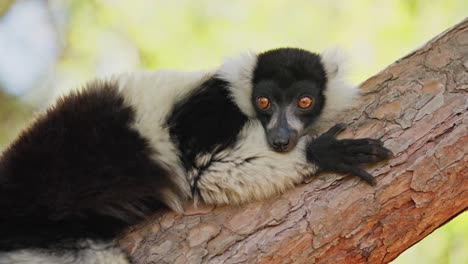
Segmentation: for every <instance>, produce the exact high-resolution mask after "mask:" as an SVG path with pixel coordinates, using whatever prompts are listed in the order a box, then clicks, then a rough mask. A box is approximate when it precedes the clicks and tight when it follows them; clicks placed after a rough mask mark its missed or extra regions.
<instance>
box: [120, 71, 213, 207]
mask: <svg viewBox="0 0 468 264" xmlns="http://www.w3.org/2000/svg"><path fill="white" fill-rule="evenodd" d="M210 77H212V73H209V72H183V71H171V70H159V71H154V72H149V71H142V72H136V73H131V74H122V75H119V76H117V77H116V80H117V82H118V84H119V90H120V91H121V93H122V95H123V96H124V98H125V100H126V102H127V103H128V104H129V105H131V106H133V107H134V108H135V109H136V120H135V123H134V127H135V129H136V130H137V131H138V132H140V133H141V134H142V135H143V136H144V137H145V138H147V139H148V140H149V141H150V144H151V145H152V147H153V148H154V149H155V150H156V153H154V156H153V159H154V160H157V161H158V162H162V163H163V164H164V165H166V166H167V169H168V170H169V171H172V172H173V174H174V175H173V177H172V178H173V179H174V181H175V182H176V184H177V185H178V186H180V187H182V188H183V191H184V193H182V194H180V193H178V194H175V193H171V190H169V189H168V190H164V192H165V193H164V194H165V195H164V196H165V197H166V201H165V202H166V203H167V204H168V205H169V206H170V207H171V208H172V209H173V210H175V211H177V212H181V211H182V210H183V208H182V203H181V201H179V200H180V199H178V198H177V197H184V196H185V197H189V196H190V185H189V183H188V181H187V177H186V173H185V171H184V170H183V167H182V165H181V162H180V160H179V156H178V154H179V151H178V149H177V146H176V145H174V143H173V142H172V141H171V139H170V135H169V129H168V127H167V125H166V120H167V118H168V116H169V115H170V113H171V110H172V108H173V106H174V105H175V103H176V102H177V101H179V100H181V99H183V98H185V97H187V96H188V95H189V94H190V92H191V91H193V90H194V89H196V88H197V87H199V86H200V85H201V84H202V83H203V82H204V81H206V80H208V79H209V78H210Z"/></svg>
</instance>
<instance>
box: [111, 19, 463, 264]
mask: <svg viewBox="0 0 468 264" xmlns="http://www.w3.org/2000/svg"><path fill="white" fill-rule="evenodd" d="M361 90H362V93H363V102H362V103H361V104H360V105H359V106H358V107H356V108H355V109H353V110H352V111H349V112H348V113H347V116H346V117H345V118H344V121H345V122H346V121H348V123H349V124H350V128H348V129H347V131H345V132H344V133H343V134H342V135H341V137H373V138H381V139H382V140H383V141H384V142H385V145H386V146H387V147H388V148H390V149H391V150H392V151H393V152H394V153H395V157H394V158H393V159H392V160H390V161H388V162H384V163H381V164H377V165H375V166H373V167H369V168H367V169H368V170H369V171H370V172H371V173H372V174H373V175H375V176H377V186H376V187H371V186H368V185H366V184H365V183H364V182H363V181H360V180H358V179H357V178H355V177H349V176H346V175H333V174H324V175H319V176H317V177H315V178H314V179H312V180H311V181H310V182H309V183H306V184H304V185H301V186H298V187H297V188H295V189H293V190H291V191H289V192H287V193H285V194H284V195H282V196H280V197H277V198H275V199H272V200H269V201H265V202H259V203H253V204H249V205H246V206H244V207H240V208H239V207H227V206H226V207H221V208H213V207H207V206H205V207H203V206H202V207H198V208H197V209H196V208H193V207H192V208H189V209H188V210H187V212H186V213H185V214H184V215H177V214H176V213H173V212H162V213H161V214H159V215H155V216H154V217H152V218H151V219H150V220H149V221H148V222H147V223H145V224H143V225H140V226H138V227H135V228H134V229H133V230H131V231H130V232H129V233H128V234H127V235H126V236H125V237H123V238H122V239H121V240H120V244H121V246H122V247H123V248H124V249H125V250H127V251H128V252H130V254H131V255H132V257H133V259H134V261H135V262H136V263H362V262H370V263H386V262H389V261H391V260H392V259H394V258H395V257H397V256H398V255H399V254H400V253H401V252H403V251H404V250H405V249H407V248H408V247H410V246H411V245H413V244H415V243H416V242H418V241H419V240H420V239H422V238H423V237H425V236H427V235H428V234H430V233H431V232H432V231H433V230H434V229H436V228H438V227H440V226H441V225H443V224H444V223H446V222H447V221H448V220H450V219H451V218H453V217H455V216H456V215H458V214H459V213H461V212H463V211H464V210H466V209H467V207H468V155H467V154H468V132H467V131H468V129H467V128H468V114H467V108H468V20H465V21H463V22H462V23H460V24H459V25H457V26H455V27H453V28H452V29H450V30H448V31H446V32H444V33H442V34H441V35H440V36H438V37H437V38H435V39H433V40H431V41H430V42H428V43H427V44H426V45H425V46H423V47H422V48H420V49H418V50H416V51H414V52H412V53H411V54H409V55H407V56H405V57H404V58H402V59H400V60H399V61H397V62H395V63H394V64H392V65H390V66H389V67H388V68H387V69H385V70H384V71H382V72H380V73H378V74H377V75H376V76H374V77H372V78H370V79H369V80H367V81H366V82H365V83H363V84H362V89H361Z"/></svg>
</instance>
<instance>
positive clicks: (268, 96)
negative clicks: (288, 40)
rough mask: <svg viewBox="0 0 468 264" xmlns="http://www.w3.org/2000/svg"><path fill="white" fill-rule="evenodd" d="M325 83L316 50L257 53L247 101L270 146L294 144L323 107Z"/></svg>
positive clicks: (283, 149)
mask: <svg viewBox="0 0 468 264" xmlns="http://www.w3.org/2000/svg"><path fill="white" fill-rule="evenodd" d="M326 83H327V76H326V73H325V68H324V66H323V65H322V62H321V59H320V56H319V55H318V54H315V53H311V52H308V51H305V50H301V49H293V48H283V49H276V50H271V51H267V52H264V53H261V54H259V55H258V57H257V64H256V67H255V70H254V72H253V79H252V85H253V86H252V87H253V89H252V98H251V101H252V104H253V106H254V109H255V112H256V115H257V118H258V119H259V120H260V121H261V123H262V125H263V127H264V129H265V132H266V137H267V141H268V143H269V145H270V147H271V148H272V149H274V150H275V151H278V152H287V151H290V150H292V149H293V148H294V147H295V146H296V144H297V141H298V139H299V137H300V136H301V135H302V134H303V132H304V130H305V128H307V127H308V126H309V125H310V124H312V122H313V121H314V120H315V119H317V117H318V116H319V115H320V113H321V112H322V110H323V107H324V104H325V100H326V98H325V96H324V94H323V91H324V90H325V85H326Z"/></svg>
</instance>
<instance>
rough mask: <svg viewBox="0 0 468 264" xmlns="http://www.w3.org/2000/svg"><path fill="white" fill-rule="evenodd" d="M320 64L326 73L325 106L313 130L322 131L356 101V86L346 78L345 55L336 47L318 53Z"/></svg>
mask: <svg viewBox="0 0 468 264" xmlns="http://www.w3.org/2000/svg"><path fill="white" fill-rule="evenodd" d="M320 57H321V60H322V64H323V66H324V67H325V71H326V73H327V78H328V82H327V86H326V89H325V92H324V94H325V98H326V102H325V106H324V109H323V111H322V115H321V116H320V119H319V120H318V121H317V122H316V125H315V126H316V127H314V130H317V131H322V130H324V129H327V128H329V127H330V126H331V125H332V124H334V123H336V117H337V116H338V115H339V114H340V113H342V112H343V111H344V110H346V109H348V108H350V107H352V106H353V104H354V103H355V102H356V101H357V97H358V91H357V89H356V86H353V85H351V84H350V83H349V82H348V80H347V74H348V73H347V63H346V56H345V55H344V53H343V52H342V51H341V50H340V49H338V48H332V49H328V50H325V51H324V52H322V53H321V54H320Z"/></svg>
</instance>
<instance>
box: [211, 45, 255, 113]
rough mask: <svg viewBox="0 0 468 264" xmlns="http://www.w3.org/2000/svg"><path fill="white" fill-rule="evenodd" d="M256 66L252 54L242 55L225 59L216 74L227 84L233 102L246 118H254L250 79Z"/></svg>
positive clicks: (253, 54)
mask: <svg viewBox="0 0 468 264" xmlns="http://www.w3.org/2000/svg"><path fill="white" fill-rule="evenodd" d="M256 64H257V55H256V54H255V53H253V52H246V53H242V54H240V55H238V56H235V57H231V58H227V59H226V60H225V61H224V63H223V64H222V65H221V67H220V68H219V69H218V71H217V72H216V75H218V76H219V77H220V78H221V79H223V80H226V81H228V82H229V87H230V91H231V94H232V97H233V99H234V102H235V103H236V104H237V106H238V107H239V109H240V110H241V111H242V112H243V113H244V114H245V115H246V116H248V117H251V118H252V117H255V115H256V114H255V109H254V107H253V105H252V101H251V96H252V89H253V85H252V78H253V73H254V70H255V66H256Z"/></svg>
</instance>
